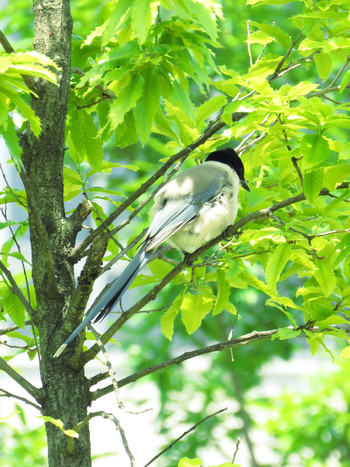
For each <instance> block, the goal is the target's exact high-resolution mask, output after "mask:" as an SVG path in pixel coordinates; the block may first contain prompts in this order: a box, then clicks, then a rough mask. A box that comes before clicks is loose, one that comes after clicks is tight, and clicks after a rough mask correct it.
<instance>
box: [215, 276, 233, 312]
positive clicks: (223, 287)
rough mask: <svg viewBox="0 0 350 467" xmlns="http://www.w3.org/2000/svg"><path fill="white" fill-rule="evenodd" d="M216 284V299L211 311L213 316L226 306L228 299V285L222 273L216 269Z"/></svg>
mask: <svg viewBox="0 0 350 467" xmlns="http://www.w3.org/2000/svg"><path fill="white" fill-rule="evenodd" d="M216 282H217V287H218V291H217V297H216V301H215V305H214V309H213V316H215V315H218V314H219V313H221V312H222V311H223V310H224V309H225V307H226V306H227V304H228V303H229V298H230V292H231V290H230V284H229V282H228V281H227V279H226V277H225V273H224V271H222V270H221V269H218V270H217V271H216Z"/></svg>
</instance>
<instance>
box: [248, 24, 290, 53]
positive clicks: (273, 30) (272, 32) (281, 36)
mask: <svg viewBox="0 0 350 467" xmlns="http://www.w3.org/2000/svg"><path fill="white" fill-rule="evenodd" d="M250 24H251V25H253V26H255V27H257V28H258V29H259V30H260V31H263V32H264V33H265V34H267V35H269V36H270V37H274V38H275V39H276V41H277V42H279V43H280V44H281V45H282V47H284V48H285V49H289V47H290V46H291V44H292V39H291V38H290V36H289V34H287V33H285V32H284V31H282V29H280V28H279V27H277V26H272V25H271V24H263V23H257V22H255V21H251V23H250Z"/></svg>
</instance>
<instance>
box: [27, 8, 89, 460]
mask: <svg viewBox="0 0 350 467" xmlns="http://www.w3.org/2000/svg"><path fill="white" fill-rule="evenodd" d="M33 8H34V26H35V32H34V49H35V50H36V51H37V52H40V53H43V54H45V55H47V56H48V57H50V58H51V59H53V60H54V61H55V63H56V64H57V65H58V66H59V67H60V68H59V70H58V71H56V74H57V85H54V84H51V83H49V82H47V81H45V80H41V79H37V80H35V82H34V87H35V92H36V94H37V96H38V97H33V99H32V107H33V109H34V111H35V113H36V115H37V116H38V117H39V118H40V120H41V125H42V131H41V134H40V136H39V137H38V138H36V137H35V136H34V135H33V133H32V132H31V131H30V129H28V131H27V132H26V133H25V135H24V137H23V138H22V141H21V144H22V149H23V156H22V157H23V164H24V168H25V174H24V175H23V181H24V184H25V187H26V190H27V196H28V210H29V226H30V240H31V247H32V263H33V281H34V286H35V291H36V299H37V313H36V318H35V325H36V326H37V328H38V330H39V334H40V349H41V350H40V351H41V364H40V374H41V380H42V384H43V389H42V392H43V394H42V397H41V403H42V405H43V414H44V415H48V416H50V417H53V418H54V419H59V420H62V421H63V422H64V428H65V429H69V428H73V427H74V426H75V425H77V423H79V422H81V421H82V420H84V418H85V417H86V415H87V408H88V406H89V405H90V395H89V387H88V384H87V379H86V378H85V375H84V371H83V370H81V371H76V370H73V369H71V368H70V367H69V365H68V360H69V358H70V357H71V356H72V352H73V351H74V345H73V346H70V349H68V351H67V352H66V353H65V356H64V357H63V358H60V359H53V358H52V355H53V354H54V351H55V350H56V349H57V347H58V346H59V342H58V341H57V339H56V338H55V336H56V335H57V331H58V330H59V329H60V327H61V326H62V320H63V316H64V315H65V312H66V311H67V309H68V308H69V305H70V301H71V298H72V295H73V292H74V288H75V279H74V270H73V264H72V262H69V261H68V260H67V253H68V251H69V249H70V248H71V247H73V246H74V243H75V238H76V234H77V231H78V230H79V226H77V223H76V222H73V220H71V219H67V218H66V217H65V212H64V199H63V159H64V133H65V121H66V114H67V105H68V96H69V82H70V67H71V33H72V18H71V12H70V4H69V0H36V2H34V7H33ZM46 433H47V442H48V456H49V465H50V466H55V467H58V466H70V467H74V466H79V467H81V466H84V467H87V466H89V465H91V454H90V451H91V449H90V436H89V427H88V425H86V426H85V427H84V428H82V429H81V431H79V439H77V440H72V439H70V440H69V438H67V436H66V435H65V434H64V433H63V432H62V431H61V430H60V429H59V428H57V427H56V426H55V425H53V424H51V423H47V424H46Z"/></svg>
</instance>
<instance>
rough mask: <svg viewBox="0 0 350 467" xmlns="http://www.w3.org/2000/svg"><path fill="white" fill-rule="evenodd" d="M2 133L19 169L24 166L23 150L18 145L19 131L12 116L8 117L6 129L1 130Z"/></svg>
mask: <svg viewBox="0 0 350 467" xmlns="http://www.w3.org/2000/svg"><path fill="white" fill-rule="evenodd" d="M0 133H1V135H2V137H3V138H4V141H5V143H6V146H7V149H8V150H9V152H10V154H11V156H12V157H13V160H14V162H15V164H16V166H17V168H20V167H21V166H22V162H21V153H22V149H21V148H20V145H19V143H18V136H17V131H16V128H15V125H14V123H13V120H12V118H11V117H10V116H9V117H8V120H7V125H6V127H2V128H0Z"/></svg>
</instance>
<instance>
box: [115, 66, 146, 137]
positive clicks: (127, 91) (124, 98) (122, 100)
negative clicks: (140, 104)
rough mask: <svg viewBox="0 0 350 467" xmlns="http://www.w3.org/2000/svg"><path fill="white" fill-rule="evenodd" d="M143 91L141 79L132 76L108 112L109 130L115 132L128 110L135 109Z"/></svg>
mask: <svg viewBox="0 0 350 467" xmlns="http://www.w3.org/2000/svg"><path fill="white" fill-rule="evenodd" d="M142 89H143V78H142V77H141V76H138V75H134V76H133V77H132V78H131V80H130V82H129V84H128V85H127V86H125V87H124V88H123V89H122V90H121V92H120V94H118V97H117V98H116V99H115V100H114V102H113V103H112V105H111V110H110V114H109V117H110V120H111V129H112V130H115V129H116V128H117V126H118V125H119V124H120V123H121V122H122V121H123V120H124V116H125V114H126V113H127V112H129V110H131V109H132V108H134V107H135V105H136V102H137V101H138V100H139V98H140V96H141V94H142Z"/></svg>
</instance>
